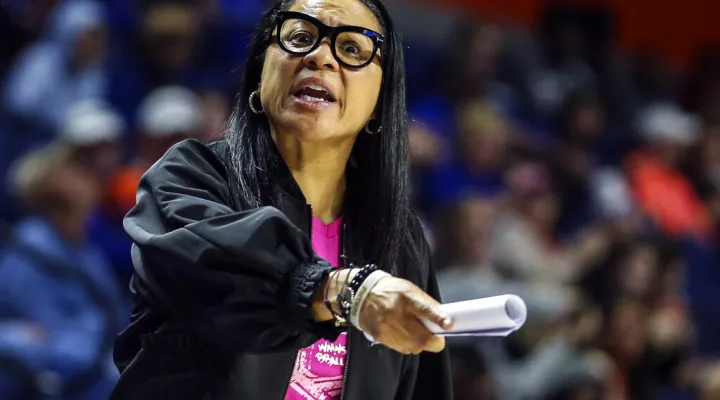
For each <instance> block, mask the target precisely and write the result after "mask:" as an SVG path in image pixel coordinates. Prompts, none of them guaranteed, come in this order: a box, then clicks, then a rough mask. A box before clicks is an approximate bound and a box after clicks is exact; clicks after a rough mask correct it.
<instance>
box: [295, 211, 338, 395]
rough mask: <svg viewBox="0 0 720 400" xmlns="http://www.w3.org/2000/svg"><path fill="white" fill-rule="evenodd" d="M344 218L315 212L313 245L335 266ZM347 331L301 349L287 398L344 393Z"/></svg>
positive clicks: (318, 253)
mask: <svg viewBox="0 0 720 400" xmlns="http://www.w3.org/2000/svg"><path fill="white" fill-rule="evenodd" d="M341 230H342V218H338V219H337V220H335V221H333V222H332V223H330V225H326V224H325V223H323V222H322V221H321V220H319V219H318V218H316V217H315V216H313V219H312V247H313V250H315V253H317V255H319V256H320V257H322V258H324V259H325V260H327V261H328V262H329V263H330V264H332V265H333V266H335V267H338V266H339V265H340V236H341V235H340V233H341ZM346 349H347V333H342V334H340V336H339V337H338V338H337V340H336V341H335V342H328V341H327V340H324V339H321V340H319V341H317V342H315V344H313V345H312V346H310V347H307V348H305V349H302V350H300V351H299V352H298V355H297V358H296V359H295V369H293V373H292V376H291V377H290V386H289V387H288V390H287V394H286V395H285V400H338V399H340V395H341V394H342V384H343V373H344V372H345V357H346V355H347V351H346Z"/></svg>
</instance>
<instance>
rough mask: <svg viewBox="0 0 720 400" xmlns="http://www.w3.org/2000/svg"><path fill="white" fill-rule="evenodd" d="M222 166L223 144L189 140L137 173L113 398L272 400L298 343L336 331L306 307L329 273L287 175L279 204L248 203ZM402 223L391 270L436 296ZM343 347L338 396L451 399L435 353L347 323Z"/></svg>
mask: <svg viewBox="0 0 720 400" xmlns="http://www.w3.org/2000/svg"><path fill="white" fill-rule="evenodd" d="M226 165H229V154H228V149H227V143H226V142H224V141H220V142H217V143H214V144H211V145H205V144H202V143H200V142H198V141H193V140H189V141H185V142H182V143H180V144H178V145H176V146H174V147H173V148H172V149H171V150H170V151H169V152H168V153H167V154H166V155H165V156H164V157H163V159H162V160H160V162H158V163H157V164H155V165H154V166H153V167H152V168H151V169H150V170H149V171H148V172H147V173H146V174H145V176H144V177H143V179H142V180H141V183H140V187H139V190H138V202H137V205H136V206H135V208H133V210H132V211H131V212H130V213H129V214H128V216H127V217H126V219H125V229H126V231H127V232H128V234H129V235H130V236H131V238H132V239H133V241H134V246H133V250H132V252H133V261H134V264H135V269H136V271H135V275H134V277H133V280H132V283H131V290H132V291H133V293H134V295H135V300H136V308H135V310H134V313H133V317H132V323H131V325H130V326H129V327H128V328H127V329H126V330H125V332H123V333H122V334H121V335H120V337H119V338H118V340H117V342H116V346H115V360H116V364H117V365H118V367H119V369H120V371H121V372H122V376H121V378H120V381H119V382H118V385H117V387H116V390H115V392H114V393H113V396H112V399H113V400H124V399H132V400H143V399H151V398H152V399H179V400H184V399H187V400H190V399H198V400H199V399H204V400H208V399H228V400H229V399H262V400H275V399H277V400H281V399H282V398H283V396H284V393H285V390H286V389H287V385H288V381H289V378H290V374H291V371H292V367H293V365H294V361H295V356H296V354H297V351H298V350H299V349H300V348H303V347H306V346H308V345H310V344H312V343H313V342H315V341H316V340H318V339H319V338H326V339H329V340H334V339H335V338H337V335H338V334H339V333H340V332H341V331H340V330H339V329H338V328H336V327H334V325H333V324H332V322H327V323H316V322H314V321H313V318H312V315H311V309H310V308H311V303H312V297H313V294H314V292H315V290H316V288H317V287H318V286H319V285H320V283H321V282H322V280H323V279H324V278H325V276H326V275H327V274H328V273H329V272H330V271H331V270H332V267H331V266H330V265H329V264H328V263H327V262H326V261H325V260H322V259H321V258H319V257H318V256H317V255H315V253H314V252H313V251H312V246H311V243H310V240H309V234H308V233H309V230H310V217H311V214H310V208H309V206H308V205H307V204H306V201H305V199H303V198H302V195H301V193H300V191H299V190H298V188H297V185H296V184H295V183H294V181H293V180H292V177H291V176H290V175H289V171H288V173H287V176H286V177H285V178H284V179H283V180H281V181H279V182H277V184H278V187H279V189H280V191H281V193H282V198H281V201H280V202H279V204H277V205H276V206H277V207H271V206H266V207H260V208H252V209H251V208H249V207H248V206H247V203H246V201H245V200H244V199H242V198H241V197H240V196H239V195H238V194H237V193H238V191H237V190H236V185H237V184H236V182H235V180H234V178H233V175H232V174H231V173H230V171H229V170H228V169H227V167H226ZM410 223H411V224H412V226H413V230H412V235H411V236H412V237H409V238H408V240H409V241H412V243H410V244H409V245H408V246H407V247H408V248H407V249H404V250H405V251H404V253H406V254H404V256H403V257H401V258H402V264H403V265H405V266H407V267H406V268H401V269H399V270H400V271H401V275H402V277H404V278H406V279H409V280H411V281H413V282H415V283H416V284H418V285H420V286H421V287H423V288H427V289H428V292H429V293H430V294H432V295H433V296H435V297H437V296H438V290H437V285H436V283H435V281H434V275H433V272H432V270H431V269H430V265H429V248H428V246H427V243H426V242H425V240H424V237H423V234H422V230H421V227H420V224H419V222H418V221H411V222H410ZM344 229H345V230H344V232H343V237H344V238H346V239H345V240H343V247H344V251H343V252H347V255H348V259H350V260H353V261H354V260H355V259H362V257H361V256H360V254H359V253H360V251H359V250H357V249H361V248H362V247H363V246H362V244H361V243H358V241H359V240H358V239H357V238H354V237H353V229H352V223H351V222H347V223H346V224H345V228H344ZM418 259H419V260H422V262H421V263H420V264H419V265H418V263H417V261H416V260H418ZM348 341H349V350H348V353H349V354H348V367H347V373H348V381H347V385H346V387H345V397H344V398H345V399H346V400H360V399H375V400H383V399H388V400H390V399H411V398H414V399H424V398H428V399H430V398H432V399H434V400H443V399H448V400H449V399H450V398H451V394H450V390H451V389H450V380H449V372H448V368H449V363H448V362H446V361H445V360H446V359H447V355H446V354H445V353H442V354H439V355H427V356H425V355H423V356H419V357H417V356H415V357H406V356H403V355H401V354H399V353H397V352H394V351H391V350H389V349H387V348H385V347H383V346H372V347H370V344H369V343H368V342H367V340H366V339H365V337H364V335H363V334H362V333H360V332H357V331H356V330H355V329H352V328H351V330H350V332H349V338H348ZM425 364H427V365H425ZM430 364H432V365H430ZM423 374H428V375H426V376H424V375H423ZM401 383H402V385H401ZM431 387H432V388H434V389H432V390H431V389H430V388H431ZM425 394H433V396H432V397H425Z"/></svg>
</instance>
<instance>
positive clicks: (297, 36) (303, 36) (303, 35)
mask: <svg viewBox="0 0 720 400" xmlns="http://www.w3.org/2000/svg"><path fill="white" fill-rule="evenodd" d="M314 41H315V38H314V37H313V35H312V34H310V33H308V32H305V31H297V32H294V33H293V34H292V36H290V43H292V44H293V45H297V46H309V45H311V44H313V42H314Z"/></svg>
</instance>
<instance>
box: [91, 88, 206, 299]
mask: <svg viewBox="0 0 720 400" xmlns="http://www.w3.org/2000/svg"><path fill="white" fill-rule="evenodd" d="M138 124H139V129H140V134H139V135H138V137H137V139H138V146H137V148H136V150H135V151H134V154H135V158H134V159H133V160H132V161H131V162H130V163H129V164H127V165H125V166H123V167H121V168H119V169H118V170H116V171H113V172H114V174H113V175H112V177H111V178H110V179H109V180H108V181H107V183H106V185H105V186H104V197H103V202H102V204H101V205H100V209H99V210H98V212H97V213H96V214H95V215H94V217H93V219H92V220H91V225H90V231H91V232H92V237H93V239H94V240H95V241H96V243H98V244H99V245H100V247H102V248H103V250H104V251H105V252H106V253H107V254H108V255H109V256H110V259H111V260H112V262H113V265H114V267H115V270H116V271H117V273H118V275H119V277H120V279H121V282H123V285H126V284H127V283H128V282H129V279H130V276H131V275H132V271H133V264H132V259H131V257H130V246H131V245H132V242H131V241H130V238H129V237H128V236H127V234H126V233H125V230H124V229H123V225H122V219H123V217H124V216H125V214H127V213H128V211H130V209H131V208H132V207H133V206H134V205H135V193H136V192H137V188H138V183H139V182H140V178H141V177H142V175H143V174H144V173H145V171H146V170H147V169H148V168H149V167H150V166H151V165H152V164H154V163H155V162H156V161H157V160H159V159H160V158H161V157H162V156H163V154H165V152H166V151H167V150H168V149H169V148H170V147H171V146H173V145H174V144H176V143H178V142H180V141H182V140H184V139H189V138H201V137H202V128H203V115H202V109H201V103H200V100H199V98H198V97H197V96H196V95H195V94H194V93H193V92H192V91H190V90H189V89H187V88H184V87H181V86H169V87H162V88H158V89H156V90H154V91H153V92H151V93H150V94H149V95H148V96H147V98H145V99H144V100H143V102H142V103H141V104H140V107H139V113H138Z"/></svg>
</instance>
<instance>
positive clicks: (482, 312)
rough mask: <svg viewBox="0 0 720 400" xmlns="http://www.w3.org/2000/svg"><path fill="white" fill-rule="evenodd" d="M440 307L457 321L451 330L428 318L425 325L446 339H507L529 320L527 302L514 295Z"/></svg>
mask: <svg viewBox="0 0 720 400" xmlns="http://www.w3.org/2000/svg"><path fill="white" fill-rule="evenodd" d="M440 308H441V309H442V310H443V312H445V313H446V314H447V315H448V316H449V317H450V318H452V319H453V321H455V324H454V325H453V327H452V329H451V330H449V331H445V330H443V329H442V328H440V327H439V326H437V325H435V324H434V323H432V322H430V321H427V320H424V319H423V320H422V322H423V324H425V326H426V327H427V328H428V329H429V330H430V332H432V333H435V334H437V335H443V336H507V335H509V334H511V333H513V332H515V331H516V330H518V329H520V328H521V327H522V326H523V324H524V323H525V320H526V319H527V307H526V306H525V302H524V301H523V300H522V299H521V298H520V297H518V296H515V295H511V294H506V295H502V296H494V297H486V298H483V299H475V300H468V301H460V302H457V303H448V304H443V305H441V306H440Z"/></svg>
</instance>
